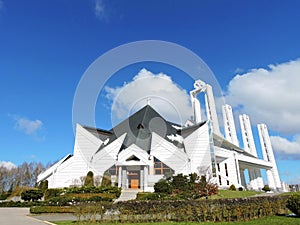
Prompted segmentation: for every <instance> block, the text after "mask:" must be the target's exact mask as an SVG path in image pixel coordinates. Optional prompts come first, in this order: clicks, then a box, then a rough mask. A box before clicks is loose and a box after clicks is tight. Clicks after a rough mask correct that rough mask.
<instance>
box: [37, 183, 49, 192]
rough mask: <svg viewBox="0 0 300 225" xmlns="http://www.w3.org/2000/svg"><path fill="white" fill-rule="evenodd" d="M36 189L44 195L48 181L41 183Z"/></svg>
mask: <svg viewBox="0 0 300 225" xmlns="http://www.w3.org/2000/svg"><path fill="white" fill-rule="evenodd" d="M38 188H39V189H40V190H41V191H42V192H43V193H45V192H46V191H47V189H48V180H44V181H42V182H41V183H40V184H39V186H38Z"/></svg>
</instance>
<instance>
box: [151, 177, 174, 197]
mask: <svg viewBox="0 0 300 225" xmlns="http://www.w3.org/2000/svg"><path fill="white" fill-rule="evenodd" d="M154 191H155V192H157V193H166V194H171V193H172V187H171V185H170V183H169V182H168V181H167V180H165V179H161V180H159V181H158V182H157V183H155V184H154Z"/></svg>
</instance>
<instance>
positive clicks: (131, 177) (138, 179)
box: [37, 80, 282, 191]
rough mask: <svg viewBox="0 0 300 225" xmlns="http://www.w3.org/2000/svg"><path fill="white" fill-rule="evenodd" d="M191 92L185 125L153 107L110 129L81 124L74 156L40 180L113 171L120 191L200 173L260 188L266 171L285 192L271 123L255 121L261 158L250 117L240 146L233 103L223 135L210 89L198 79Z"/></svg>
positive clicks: (63, 182)
mask: <svg viewBox="0 0 300 225" xmlns="http://www.w3.org/2000/svg"><path fill="white" fill-rule="evenodd" d="M201 92H203V93H204V95H205V106H206V114H207V120H206V121H203V120H202V118H201V109H200V101H199V100H198V98H197V95H198V94H200V93H201ZM190 96H191V102H192V106H193V114H194V115H193V121H187V123H186V124H185V126H181V125H178V124H174V123H172V122H169V121H167V120H165V119H164V118H163V117H162V116H161V115H160V114H159V113H158V112H157V111H155V110H154V109H153V108H152V107H151V106H150V105H146V106H145V107H143V108H142V109H140V110H139V111H138V112H136V113H134V114H133V115H131V116H130V117H129V118H127V119H126V120H124V121H123V122H121V123H120V124H118V125H117V126H115V127H113V128H112V129H110V130H103V129H97V128H92V127H86V126H83V125H79V124H77V126H76V135H75V144H74V152H73V154H72V155H71V154H69V155H67V156H65V157H64V158H62V159H61V160H60V161H58V162H57V163H56V164H54V165H53V166H52V167H50V168H49V169H47V170H46V171H44V172H43V173H41V174H40V175H39V176H38V180H37V181H38V182H41V181H44V180H47V181H48V187H49V188H60V187H69V186H75V185H82V180H83V179H82V177H84V176H86V174H87V173H88V171H92V172H93V173H94V176H97V177H100V178H102V177H103V176H104V175H109V176H110V177H111V180H112V183H113V184H114V185H118V186H119V187H122V189H130V188H132V189H136V188H138V189H140V190H142V191H154V188H153V187H154V184H155V183H156V182H157V181H158V180H160V179H161V178H163V177H165V176H170V175H172V174H180V173H182V174H185V175H188V174H191V173H198V174H199V175H204V174H205V175H207V176H210V178H211V181H213V182H216V183H217V184H218V186H219V187H220V188H228V187H229V186H230V185H232V184H234V185H235V186H236V187H237V188H238V187H243V188H248V189H253V190H261V188H263V186H264V185H265V184H264V181H263V178H262V171H263V170H264V171H265V173H266V178H267V184H268V185H269V187H270V188H271V189H272V190H276V191H281V190H282V187H281V182H280V178H279V174H278V170H277V166H276V161H275V158H274V154H273V150H272V145H271V142H270V138H269V134H268V130H267V126H266V125H265V124H258V125H257V128H258V134H259V141H260V144H261V149H262V155H263V159H260V158H258V155H257V151H256V147H255V144H254V138H253V134H252V128H251V124H250V120H249V116H248V115H246V114H243V115H240V116H239V120H240V125H241V133H242V139H243V148H241V147H239V146H240V143H239V141H238V138H237V133H236V128H235V124H234V118H233V113H232V108H231V106H229V105H224V106H223V107H222V113H223V122H224V133H225V134H224V136H223V135H222V134H221V132H220V129H219V123H218V118H217V112H216V107H215V101H214V96H213V92H212V87H211V86H210V85H208V84H205V83H204V82H202V81H200V80H198V81H196V82H195V84H194V90H192V91H191V92H190ZM245 171H247V173H246V172H245ZM246 175H247V176H248V177H247V179H246V177H245V176H246ZM246 181H249V183H248V184H247V183H246Z"/></svg>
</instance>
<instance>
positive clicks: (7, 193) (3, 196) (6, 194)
mask: <svg viewBox="0 0 300 225" xmlns="http://www.w3.org/2000/svg"><path fill="white" fill-rule="evenodd" d="M10 194H11V193H10V192H2V193H1V194H0V200H5V199H7V198H8V197H9V196H10Z"/></svg>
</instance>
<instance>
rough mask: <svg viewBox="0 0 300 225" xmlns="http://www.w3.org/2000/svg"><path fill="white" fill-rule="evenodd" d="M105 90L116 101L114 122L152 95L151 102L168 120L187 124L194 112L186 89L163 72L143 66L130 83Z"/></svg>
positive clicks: (113, 114)
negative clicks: (156, 71) (152, 70)
mask: <svg viewBox="0 0 300 225" xmlns="http://www.w3.org/2000/svg"><path fill="white" fill-rule="evenodd" d="M105 91H106V97H107V98H108V99H110V100H112V101H113V105H112V120H113V121H112V122H113V124H114V125H116V123H118V122H120V121H121V120H123V119H125V118H127V117H128V116H129V114H131V113H133V112H134V111H136V110H139V109H141V108H142V107H143V106H145V105H146V104H147V98H149V97H150V99H151V100H150V105H151V106H152V107H153V108H154V109H155V110H157V111H158V112H159V113H160V114H161V115H162V116H163V117H164V118H166V119H167V120H169V121H173V122H176V123H184V122H185V121H186V119H189V118H190V116H191V115H192V109H191V105H190V99H189V95H188V94H187V92H186V91H185V90H183V89H181V88H180V87H179V86H178V85H176V84H175V83H174V82H173V81H172V79H171V77H170V76H168V75H166V74H163V73H159V74H153V73H152V72H150V71H148V70H146V69H142V70H140V71H139V73H138V74H137V75H136V76H135V77H134V78H133V80H132V81H131V82H129V83H125V84H124V85H123V86H121V87H116V88H112V87H105Z"/></svg>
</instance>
